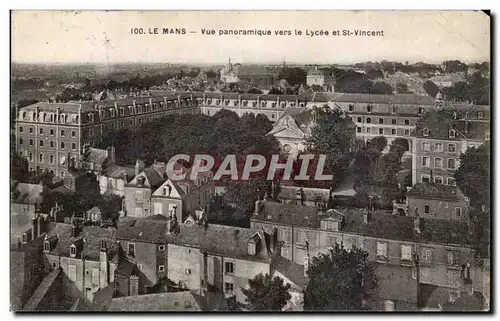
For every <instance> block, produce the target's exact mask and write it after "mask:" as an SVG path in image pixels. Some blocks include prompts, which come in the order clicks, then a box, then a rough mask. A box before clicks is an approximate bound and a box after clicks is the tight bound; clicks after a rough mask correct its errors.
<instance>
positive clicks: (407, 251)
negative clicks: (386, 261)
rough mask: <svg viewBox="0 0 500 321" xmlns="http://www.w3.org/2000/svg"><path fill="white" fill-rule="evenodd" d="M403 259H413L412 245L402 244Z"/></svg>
mask: <svg viewBox="0 0 500 321" xmlns="http://www.w3.org/2000/svg"><path fill="white" fill-rule="evenodd" d="M401 260H405V261H411V246H410V245H401Z"/></svg>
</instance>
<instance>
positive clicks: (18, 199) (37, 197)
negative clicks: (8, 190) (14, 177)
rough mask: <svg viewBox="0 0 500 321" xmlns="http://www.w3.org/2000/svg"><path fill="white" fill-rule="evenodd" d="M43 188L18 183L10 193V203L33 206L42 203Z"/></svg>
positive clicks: (36, 185) (38, 185)
mask: <svg viewBox="0 0 500 321" xmlns="http://www.w3.org/2000/svg"><path fill="white" fill-rule="evenodd" d="M42 191H43V186H42V185H40V184H29V183H18V184H17V186H16V187H15V189H14V191H13V192H12V202H13V203H21V204H30V205H35V204H39V203H41V202H42Z"/></svg>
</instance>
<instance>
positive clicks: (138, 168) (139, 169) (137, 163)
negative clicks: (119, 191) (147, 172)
mask: <svg viewBox="0 0 500 321" xmlns="http://www.w3.org/2000/svg"><path fill="white" fill-rule="evenodd" d="M140 172H141V164H140V162H139V160H138V159H137V160H136V161H135V176H137V175H139V173H140Z"/></svg>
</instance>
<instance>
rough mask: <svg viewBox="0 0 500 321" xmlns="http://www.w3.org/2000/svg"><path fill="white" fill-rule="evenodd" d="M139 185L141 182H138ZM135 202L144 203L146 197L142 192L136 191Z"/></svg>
mask: <svg viewBox="0 0 500 321" xmlns="http://www.w3.org/2000/svg"><path fill="white" fill-rule="evenodd" d="M141 182H142V181H141ZM137 184H138V185H139V180H137ZM141 185H142V184H141ZM135 202H136V203H142V202H144V195H143V194H142V191H135Z"/></svg>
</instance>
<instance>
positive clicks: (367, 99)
mask: <svg viewBox="0 0 500 321" xmlns="http://www.w3.org/2000/svg"><path fill="white" fill-rule="evenodd" d="M334 101H337V102H356V103H366V104H392V105H406V104H408V105H435V100H434V98H432V97H430V96H427V95H416V94H396V95H375V94H357V93H344V94H342V95H340V96H339V97H337V98H335V99H334Z"/></svg>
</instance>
